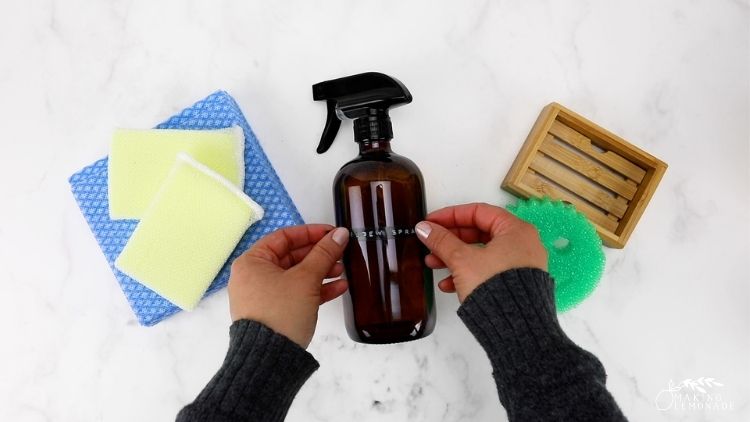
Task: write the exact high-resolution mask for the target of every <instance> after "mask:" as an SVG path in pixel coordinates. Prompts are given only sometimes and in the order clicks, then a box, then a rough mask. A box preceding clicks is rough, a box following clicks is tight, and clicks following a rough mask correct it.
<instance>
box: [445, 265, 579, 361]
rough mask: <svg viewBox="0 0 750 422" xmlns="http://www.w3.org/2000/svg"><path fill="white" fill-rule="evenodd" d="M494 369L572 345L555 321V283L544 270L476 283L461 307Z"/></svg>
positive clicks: (523, 271) (520, 271) (522, 270)
mask: <svg viewBox="0 0 750 422" xmlns="http://www.w3.org/2000/svg"><path fill="white" fill-rule="evenodd" d="M458 316H459V317H460V318H461V320H462V321H463V322H464V324H466V326H467V327H468V328H469V330H470V331H471V333H472V334H473V335H474V337H476V338H477V340H478V341H479V343H480V344H481V345H482V347H483V348H484V350H485V351H486V352H487V355H488V356H489V358H490V361H491V363H492V366H493V369H494V370H495V371H496V372H501V373H502V372H507V371H509V370H512V369H513V368H516V367H517V365H519V364H522V363H524V362H528V360H529V359H528V358H529V357H530V356H532V355H533V354H535V353H539V352H540V351H544V350H549V349H550V348H557V347H559V346H562V345H567V344H570V340H568V338H567V336H566V335H565V333H563V331H562V329H561V328H560V324H559V323H558V321H557V314H556V311H555V301H554V281H553V280H552V278H551V277H550V276H549V274H548V273H547V272H545V271H542V270H539V269H535V268H519V269H513V270H508V271H505V272H503V273H500V274H497V275H495V276H493V277H491V278H490V279H489V280H487V281H486V282H485V283H483V284H482V285H480V286H479V287H477V288H476V289H475V290H474V291H473V292H472V293H471V294H470V295H469V297H467V298H466V300H465V301H464V303H463V304H462V305H461V307H460V308H459V309H458Z"/></svg>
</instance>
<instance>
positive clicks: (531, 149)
mask: <svg viewBox="0 0 750 422" xmlns="http://www.w3.org/2000/svg"><path fill="white" fill-rule="evenodd" d="M561 107H562V106H561V105H560V104H557V103H551V104H548V105H547V106H546V107H544V109H543V110H542V113H541V114H540V115H539V118H538V119H537V120H536V122H535V123H534V126H533V127H532V128H531V132H529V136H528V137H527V138H526V142H524V143H523V146H522V147H521V151H519V152H518V155H517V156H516V159H515V160H513V165H511V167H510V170H508V174H506V175H505V179H503V182H502V187H503V188H506V189H507V188H508V187H511V186H513V185H516V184H518V183H520V181H521V177H522V176H523V174H524V173H526V172H527V171H528V169H529V163H530V162H531V159H532V157H534V155H536V153H537V151H538V149H539V145H541V143H542V142H543V141H544V136H545V135H546V134H547V133H548V132H549V128H550V126H551V125H552V123H554V121H555V119H556V118H557V113H558V112H559V111H560V108H561Z"/></svg>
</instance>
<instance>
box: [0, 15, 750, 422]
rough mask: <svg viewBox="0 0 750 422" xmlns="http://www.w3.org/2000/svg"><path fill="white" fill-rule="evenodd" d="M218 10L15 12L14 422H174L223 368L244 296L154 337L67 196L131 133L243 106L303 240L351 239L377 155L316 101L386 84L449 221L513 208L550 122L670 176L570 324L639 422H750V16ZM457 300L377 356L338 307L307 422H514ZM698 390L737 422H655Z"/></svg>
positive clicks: (11, 134) (710, 415)
mask: <svg viewBox="0 0 750 422" xmlns="http://www.w3.org/2000/svg"><path fill="white" fill-rule="evenodd" d="M215 3H216V2H212V1H207V0H205V1H201V0H196V1H187V2H185V1H179V0H173V1H163V2H158V4H157V2H133V1H127V0H123V1H111V2H103V1H94V0H76V1H65V2H63V1H59V0H49V1H24V0H10V1H5V2H3V3H2V5H0V122H2V134H1V135H0V145H2V149H0V160H2V165H0V176H1V177H0V180H1V181H0V194H1V195H0V198H2V199H0V221H1V222H2V223H0V280H2V286H3V289H2V293H0V327H1V332H2V337H1V338H2V340H1V341H0V342H1V343H2V346H0V420H2V421H48V420H50V421H99V420H102V421H134V420H137V421H165V420H171V419H172V418H173V417H174V415H175V414H176V412H177V411H178V410H179V409H180V408H181V407H182V406H183V405H185V404H186V403H188V402H189V401H190V400H192V399H193V398H194V397H195V395H196V394H197V393H198V392H199V390H200V389H201V388H202V386H203V385H204V384H205V383H206V381H207V380H208V379H209V377H210V376H211V375H212V374H213V373H214V371H215V370H216V369H217V367H218V366H219V364H220V363H221V360H222V358H223V356H224V353H225V350H226V345H227V339H228V330H227V327H228V323H229V316H228V306H227V295H226V291H222V292H221V293H218V294H216V295H214V296H212V297H211V298H209V299H208V300H206V301H204V302H203V303H202V304H201V305H200V306H199V308H198V309H197V310H195V311H194V312H192V313H181V314H179V315H177V316H175V317H173V318H170V319H168V320H166V321H164V322H163V323H161V324H159V325H157V326H156V327H153V328H144V327H141V326H139V325H138V324H137V322H136V320H135V317H134V316H133V314H132V312H131V310H130V308H129V307H128V304H127V303H126V301H125V297H124V296H123V294H122V292H121V291H120V289H119V288H118V285H117V283H116V282H115V280H114V278H113V276H112V274H111V272H110V270H109V268H108V267H107V264H106V263H105V260H104V258H103V256H102V254H101V253H100V251H99V249H98V247H97V245H96V243H95V241H94V238H93V236H92V235H91V233H90V232H89V230H88V228H87V226H86V224H85V222H84V220H83V218H82V216H81V214H80V213H79V211H78V208H77V207H76V204H75V202H74V200H73V197H72V195H71V194H70V191H69V187H68V184H67V178H68V177H69V176H70V174H72V173H73V172H74V171H77V170H78V169H79V168H81V167H82V166H84V165H86V164H88V163H90V162H92V161H94V160H95V159H97V158H100V157H102V156H104V155H106V154H107V150H108V145H109V139H110V135H111V133H112V130H113V128H114V127H117V126H122V127H150V126H152V125H154V124H155V123H158V122H160V121H162V120H163V119H164V118H166V117H168V116H169V115H171V114H172V113H174V112H175V111H178V110H180V109H181V108H183V107H185V106H187V105H190V104H192V103H193V102H194V101H196V100H198V99H201V98H203V97H204V96H206V95H207V94H209V93H211V92H213V91H215V90H217V89H225V90H227V91H228V92H229V93H230V94H232V95H233V96H234V97H235V98H236V99H237V101H238V102H239V103H240V105H241V107H242V108H243V110H244V112H245V114H246V116H247V118H248V120H249V121H250V123H251V125H252V126H253V128H254V130H255V132H256V134H257V135H258V137H259V138H260V140H261V143H262V145H263V146H264V148H265V150H266V153H267V154H268V156H269V158H270V159H271V161H272V162H273V163H274V165H275V166H276V168H277V170H278V172H279V175H280V176H281V179H282V180H283V181H284V183H285V184H286V187H287V189H288V190H289V192H290V194H291V196H292V197H293V198H294V199H295V201H296V203H297V205H298V206H299V209H300V211H301V213H302V215H303V217H304V218H305V220H306V221H308V222H329V223H330V222H333V206H332V201H331V197H330V184H331V182H332V179H333V176H334V174H335V172H336V171H337V169H338V167H339V166H340V165H341V164H343V163H344V162H345V161H347V160H348V159H349V158H350V157H352V156H354V155H355V151H356V146H355V144H354V143H353V142H351V141H350V139H351V132H350V131H351V126H350V125H351V123H348V124H345V125H344V127H343V129H342V134H341V135H340V136H339V139H338V141H337V142H336V143H335V144H334V146H333V148H332V150H331V151H330V152H329V153H328V154H326V155H322V156H319V155H317V154H315V147H316V144H317V142H318V138H319V136H320V132H321V130H322V127H323V123H324V118H325V115H324V114H325V109H324V106H323V105H322V104H320V103H314V102H313V101H312V99H311V89H310V86H311V85H312V84H313V83H315V82H318V81H322V80H326V79H330V78H334V77H339V76H344V75H348V74H353V73H358V72H362V71H370V70H377V71H381V72H385V73H389V74H391V75H394V76H396V77H398V78H399V79H401V80H402V81H403V82H404V83H405V84H406V85H407V86H408V87H409V89H410V90H411V92H412V94H413V95H414V102H413V103H412V104H411V105H409V106H406V107H402V108H399V109H397V110H395V111H394V112H393V113H392V118H393V121H394V131H395V140H394V142H393V146H394V149H395V150H396V151H397V152H399V153H402V154H403V155H406V156H407V157H410V158H411V159H413V160H414V161H415V162H416V163H417V164H418V165H419V166H420V167H421V169H422V172H423V174H424V177H425V180H426V185H427V202H428V206H429V208H430V209H436V208H438V207H441V206H444V205H448V204H455V203H462V202H471V201H486V202H490V203H494V204H501V205H505V204H507V203H509V202H511V201H512V200H513V198H512V197H511V195H509V194H507V193H505V192H503V191H501V190H500V189H499V183H500V180H501V179H502V177H503V176H504V175H505V173H506V172H507V171H508V169H509V167H510V164H511V162H512V160H513V158H514V157H515V155H516V153H517V152H518V149H519V148H520V146H521V143H522V142H523V141H524V139H525V138H526V135H527V133H528V131H529V129H530V127H531V125H532V124H533V122H534V120H535V119H536V117H537V115H538V113H539V111H540V110H541V108H542V107H543V106H544V105H545V104H547V103H549V102H551V101H558V102H560V103H562V104H564V105H566V106H568V107H570V108H571V109H573V110H575V111H578V112H579V113H581V114H583V115H584V116H587V117H589V118H590V119H592V120H594V121H595V122H597V123H599V124H601V125H602V126H604V127H606V128H608V129H610V130H611V131H613V132H615V133H617V134H618V135H621V136H622V137H624V138H626V139H628V140H630V141H631V142H633V143H635V144H636V145H638V146H640V147H642V148H643V149H645V150H647V151H649V152H650V153H652V154H654V155H656V156H657V157H659V158H661V159H663V160H664V161H666V162H667V163H669V165H670V167H669V169H668V171H667V173H666V176H665V178H664V179H663V181H662V183H661V185H660V186H659V189H658V190H657V192H656V194H655V196H654V198H653V200H652V201H651V204H650V205H649V207H648V209H647V210H646V212H645V214H644V216H643V218H642V220H641V222H640V224H639V226H638V227H637V229H636V231H635V233H634V234H633V236H632V238H631V239H630V242H629V244H628V245H627V247H626V248H625V249H623V250H614V249H608V250H606V255H607V260H608V261H607V267H606V273H605V276H604V278H603V280H602V282H601V285H600V287H599V288H598V290H597V291H596V292H595V293H594V295H593V296H592V297H591V298H590V299H589V300H588V301H587V302H585V303H583V304H582V305H581V306H580V307H578V308H577V309H574V310H572V311H570V312H568V313H567V314H564V315H563V316H561V324H562V326H563V328H564V329H565V330H566V332H567V333H568V334H569V335H570V337H571V338H572V339H573V340H574V341H576V342H577V343H579V344H580V345H582V346H583V347H585V348H586V349H588V350H590V351H591V352H593V353H594V354H595V355H597V356H598V357H599V358H600V359H601V361H602V362H603V364H604V366H605V367H606V369H607V371H608V373H609V380H608V387H609V388H610V390H611V391H612V393H613V394H614V396H615V398H616V399H617V401H618V403H619V404H620V406H622V408H623V410H624V411H625V413H626V414H627V415H628V416H629V417H630V418H631V420H643V421H645V420H648V421H651V420H701V421H702V420H727V421H734V420H736V421H739V420H750V413H749V412H750V409H749V408H748V407H749V406H748V404H749V402H748V398H749V397H750V382H749V381H748V379H750V354H749V352H750V292H749V289H748V283H749V282H750V271H749V270H748V266H747V265H748V260H749V259H750V254H749V251H748V245H749V242H750V227H749V219H750V217H749V213H750V211H749V209H748V207H749V205H750V189H749V186H748V185H749V183H750V175H749V174H748V168H749V167H750V166H749V164H750V155H749V154H748V143H749V136H750V134H749V133H748V130H749V129H748V124H749V120H750V105H749V103H748V98H749V93H750V92H749V86H748V78H749V77H750V68H749V62H750V61H749V54H750V49H749V45H748V42H749V35H750V34H749V33H748V28H749V26H750V9H749V6H748V2H747V1H743V0H735V1H728V0H725V1H718V0H717V1H708V0H701V1H694V2H683V1H679V0H665V1H661V2H653V1H646V0H639V1H629V2H622V1H578V2H565V4H562V3H563V2H549V1H494V2H491V1H487V2H479V1H468V2H454V4H448V2H442V3H438V2H430V1H426V0H425V1H413V2H397V1H384V2H352V1H345V0H339V1H328V2H325V3H318V2H307V1H302V0H299V1H286V2H257V1H253V2H250V1H227V2H221V5H220V6H217V5H215ZM301 169H304V170H301ZM311 175H314V177H311ZM437 301H438V307H439V308H438V321H437V328H436V330H435V332H434V334H433V335H431V336H430V337H429V338H427V339H425V340H422V341H418V342H413V343H409V344H400V345H392V346H365V345H359V344H355V343H353V342H352V341H350V340H349V339H348V337H347V336H346V333H345V330H344V325H343V321H342V310H341V303H340V302H339V301H336V302H334V303H332V304H329V305H326V306H324V307H323V308H322V310H321V315H320V322H319V324H318V331H317V333H316V335H315V338H314V340H313V343H312V345H311V347H310V351H311V352H312V353H313V354H314V355H315V356H316V357H317V359H318V360H319V361H320V363H321V368H320V370H318V371H317V372H316V373H315V374H314V375H313V377H312V378H311V379H310V380H309V382H308V383H307V384H306V385H305V386H304V387H303V388H302V390H301V392H300V394H299V395H298V396H297V398H296V400H295V401H294V404H293V406H292V408H291V410H290V412H289V416H288V420H290V421H318V420H320V421H352V420H357V421H359V422H365V421H376V420H389V421H407V420H408V421H496V420H504V418H506V416H505V412H504V410H503V409H502V407H501V406H500V404H499V402H498V399H497V394H496V391H495V386H494V384H493V382H492V380H491V378H490V366H489V363H488V362H487V359H486V357H485V355H484V352H483V351H482V350H481V349H480V348H479V346H478V344H477V343H476V342H475V341H474V340H473V339H472V337H471V336H470V334H469V333H468V331H467V330H466V329H465V327H464V326H463V325H462V324H461V322H460V321H459V319H458V318H457V316H456V314H455V310H456V308H457V306H458V304H457V301H456V299H455V297H454V296H451V295H444V294H440V295H438V298H437ZM700 377H712V378H715V379H716V380H717V381H720V382H721V383H722V384H723V386H722V387H714V388H713V389H709V391H708V392H709V393H711V395H712V398H713V399H714V400H718V399H721V400H722V402H723V403H725V404H726V405H727V406H729V405H731V409H727V410H719V411H716V410H709V411H707V410H696V409H690V408H689V407H686V408H685V409H675V408H672V409H669V410H667V411H659V410H657V408H656V406H655V404H654V399H655V398H656V396H657V394H659V392H660V391H661V390H664V389H666V388H667V387H668V384H669V382H670V380H672V381H673V382H674V383H679V382H681V381H683V380H685V379H688V378H690V379H698V378H700Z"/></svg>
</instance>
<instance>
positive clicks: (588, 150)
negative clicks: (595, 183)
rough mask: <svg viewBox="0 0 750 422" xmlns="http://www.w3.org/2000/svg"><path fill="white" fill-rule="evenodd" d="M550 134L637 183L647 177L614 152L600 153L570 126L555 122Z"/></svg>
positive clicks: (642, 171) (641, 170)
mask: <svg viewBox="0 0 750 422" xmlns="http://www.w3.org/2000/svg"><path fill="white" fill-rule="evenodd" d="M550 133H551V134H553V135H555V136H556V137H558V138H559V139H561V140H562V141H564V142H565V143H567V144H568V145H570V146H572V147H574V148H576V149H577V150H579V151H581V152H583V153H584V154H587V155H589V156H591V157H592V158H594V159H595V160H596V161H599V162H600V163H602V164H604V165H606V166H608V167H610V168H611V169H613V170H615V171H617V172H619V173H620V174H622V175H623V176H625V177H627V178H628V179H630V180H633V181H634V182H636V183H641V181H642V180H643V177H644V176H645V175H646V171H645V170H643V169H642V168H640V167H638V166H637V165H635V164H633V163H631V162H630V161H628V160H626V159H624V158H622V157H621V156H619V155H617V154H616V153H614V152H612V151H605V152H602V151H598V150H597V149H595V148H594V147H592V145H591V139H589V138H587V137H585V136H583V135H581V134H580V133H578V132H577V131H576V130H574V129H571V128H569V127H568V126H566V125H564V124H563V123H560V122H559V121H558V120H555V121H554V122H553V123H552V126H551V127H550Z"/></svg>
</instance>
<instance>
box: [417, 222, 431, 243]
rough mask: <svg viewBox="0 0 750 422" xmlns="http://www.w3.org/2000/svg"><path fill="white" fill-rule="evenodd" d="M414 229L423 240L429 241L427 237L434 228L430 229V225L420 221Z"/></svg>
mask: <svg viewBox="0 0 750 422" xmlns="http://www.w3.org/2000/svg"><path fill="white" fill-rule="evenodd" d="M414 228H415V229H416V230H417V234H418V235H419V237H421V238H422V239H427V236H429V235H430V232H431V231H432V227H430V224H429V223H427V222H425V221H420V222H419V223H417V226H416V227H414Z"/></svg>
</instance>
